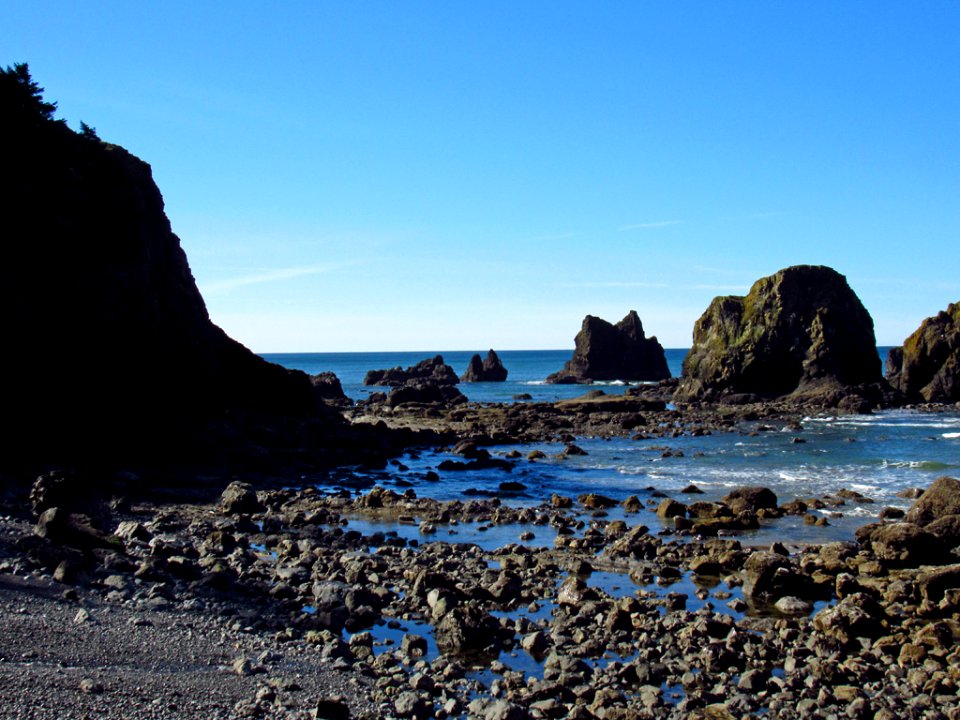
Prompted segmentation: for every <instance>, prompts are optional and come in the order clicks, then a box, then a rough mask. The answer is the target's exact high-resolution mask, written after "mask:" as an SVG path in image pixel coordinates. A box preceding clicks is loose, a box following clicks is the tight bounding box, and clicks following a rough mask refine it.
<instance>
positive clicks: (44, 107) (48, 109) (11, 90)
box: [0, 63, 57, 123]
mask: <svg viewBox="0 0 960 720" xmlns="http://www.w3.org/2000/svg"><path fill="white" fill-rule="evenodd" d="M56 110H57V104H56V103H49V102H46V101H45V100H44V99H43V88H42V87H40V86H39V85H37V84H36V83H35V82H34V81H33V79H32V78H31V77H30V68H29V67H28V66H27V63H15V64H14V65H13V66H12V67H11V66H7V67H6V68H0V115H2V116H6V118H8V119H9V120H12V121H13V122H16V123H25V122H30V123H32V122H37V121H42V122H53V121H54V117H53V113H54V112H56Z"/></svg>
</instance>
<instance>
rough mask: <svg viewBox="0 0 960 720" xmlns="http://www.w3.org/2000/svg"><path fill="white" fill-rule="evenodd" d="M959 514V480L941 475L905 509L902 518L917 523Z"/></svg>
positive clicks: (927, 523) (922, 523) (928, 522)
mask: <svg viewBox="0 0 960 720" xmlns="http://www.w3.org/2000/svg"><path fill="white" fill-rule="evenodd" d="M958 514H960V480H957V479H956V478H951V477H941V478H937V479H936V480H934V481H933V482H932V483H931V484H930V487H928V488H927V489H926V490H925V491H924V492H923V495H921V496H920V497H919V498H918V499H917V501H916V502H914V503H913V505H912V506H911V507H910V510H908V511H907V514H906V516H905V517H904V520H905V521H906V522H910V523H915V524H917V525H929V524H930V523H932V522H934V521H935V520H938V519H940V518H944V517H947V516H948V515H958Z"/></svg>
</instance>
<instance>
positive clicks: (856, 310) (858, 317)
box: [675, 265, 887, 410]
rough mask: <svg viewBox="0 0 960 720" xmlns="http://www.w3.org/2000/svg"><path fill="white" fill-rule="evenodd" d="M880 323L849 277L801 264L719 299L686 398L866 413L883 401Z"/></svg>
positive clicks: (686, 370) (690, 368)
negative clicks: (779, 401)
mask: <svg viewBox="0 0 960 720" xmlns="http://www.w3.org/2000/svg"><path fill="white" fill-rule="evenodd" d="M880 365H881V363H880V359H879V357H878V356H877V349H876V339H875V337H874V333H873V320H872V319H871V317H870V314H869V313H868V312H867V310H866V308H864V307H863V304H862V303H861V302H860V299H859V298H858V297H857V296H856V294H855V293H854V292H853V290H851V289H850V286H849V285H848V284H847V281H846V278H844V276H843V275H841V274H840V273H838V272H836V271H835V270H833V269H832V268H828V267H823V266H814V265H798V266H795V267H790V268H786V269H784V270H780V271H779V272H776V273H774V274H773V275H770V276H769V277H765V278H761V279H760V280H758V281H757V282H756V283H754V285H753V287H751V288H750V292H749V293H748V294H747V295H746V296H745V297H740V296H727V297H718V298H715V299H714V300H713V302H712V303H711V304H710V307H708V308H707V310H706V311H705V312H704V314H703V315H702V316H701V317H700V319H699V320H697V322H696V325H695V326H694V331H693V347H692V348H691V350H690V352H689V354H688V355H687V357H686V359H685V360H684V363H683V374H682V377H681V380H680V384H679V387H678V388H677V392H676V395H675V398H676V400H677V401H680V402H688V401H702V400H707V401H715V400H719V399H725V400H726V401H728V402H755V401H758V400H764V399H770V398H789V399H792V400H796V401H801V402H804V401H813V402H816V403H819V404H821V405H823V406H842V407H846V408H847V409H853V410H860V409H863V410H867V409H869V408H870V407H873V406H875V405H877V404H880V403H881V402H884V397H883V396H884V393H885V392H886V391H887V388H886V387H885V383H884V382H883V378H882V376H881V373H880V370H881V368H880Z"/></svg>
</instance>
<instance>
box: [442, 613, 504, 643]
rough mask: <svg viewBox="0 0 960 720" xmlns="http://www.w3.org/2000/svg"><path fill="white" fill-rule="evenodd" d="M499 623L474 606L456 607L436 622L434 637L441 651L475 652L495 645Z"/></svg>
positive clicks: (498, 632)
mask: <svg viewBox="0 0 960 720" xmlns="http://www.w3.org/2000/svg"><path fill="white" fill-rule="evenodd" d="M499 634H500V624H499V623H498V622H497V621H496V620H495V619H494V618H493V617H491V616H490V615H487V614H486V613H484V612H483V611H482V610H480V609H478V608H476V607H474V606H465V607H456V608H454V609H453V610H451V611H450V612H448V613H447V614H446V615H445V616H444V617H443V619H441V620H440V622H439V623H437V625H436V627H435V629H434V637H435V638H436V640H437V647H438V648H440V650H441V652H445V653H453V654H470V653H477V652H481V651H483V650H486V649H487V648H489V647H491V646H492V645H495V644H496V643H497V641H498V638H499Z"/></svg>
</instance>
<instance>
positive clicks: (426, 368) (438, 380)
mask: <svg viewBox="0 0 960 720" xmlns="http://www.w3.org/2000/svg"><path fill="white" fill-rule="evenodd" d="M417 380H426V381H429V382H431V383H434V384H437V385H456V384H457V383H459V382H460V379H459V378H458V377H457V373H456V372H454V370H453V368H452V367H450V366H449V365H447V364H446V363H445V362H444V361H443V355H435V356H434V357H432V358H427V359H426V360H421V361H420V362H418V363H417V364H416V365H411V366H410V367H408V368H406V369H404V368H401V367H395V368H389V369H387V370H370V371H369V372H368V373H367V374H366V376H364V378H363V384H364V385H386V386H388V387H397V386H398V385H403V384H405V383H409V382H413V381H417Z"/></svg>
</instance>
